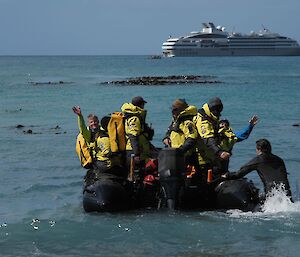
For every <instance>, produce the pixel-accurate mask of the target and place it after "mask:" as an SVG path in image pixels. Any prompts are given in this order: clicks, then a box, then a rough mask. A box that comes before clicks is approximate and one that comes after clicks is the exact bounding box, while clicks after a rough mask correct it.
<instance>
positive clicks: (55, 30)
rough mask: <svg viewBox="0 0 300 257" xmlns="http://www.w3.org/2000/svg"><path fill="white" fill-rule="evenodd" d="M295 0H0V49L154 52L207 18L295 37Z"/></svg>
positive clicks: (298, 24)
mask: <svg viewBox="0 0 300 257" xmlns="http://www.w3.org/2000/svg"><path fill="white" fill-rule="evenodd" d="M299 17H300V0H206V1H203V0H172V1H171V0H0V38H1V40H0V55H103V54H109V55H110V54H116V55H119V54H159V53H161V44H162V43H163V41H165V40H166V39H167V38H168V36H169V35H172V36H183V35H186V34H187V33H189V32H190V31H195V30H196V31H197V30H200V29H201V28H202V22H209V21H212V22H214V23H215V25H216V26H217V25H222V26H225V27H226V29H227V31H233V30H234V31H236V32H243V33H249V32H250V31H251V30H253V31H257V32H258V31H259V30H261V29H262V24H263V25H264V26H265V27H266V28H268V29H270V30H271V31H273V32H278V33H280V34H282V35H285V36H290V37H292V38H294V39H296V40H298V41H300V18H299Z"/></svg>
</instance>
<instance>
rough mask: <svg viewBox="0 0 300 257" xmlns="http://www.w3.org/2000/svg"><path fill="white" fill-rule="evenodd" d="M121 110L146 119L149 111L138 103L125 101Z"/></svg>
mask: <svg viewBox="0 0 300 257" xmlns="http://www.w3.org/2000/svg"><path fill="white" fill-rule="evenodd" d="M121 111H122V112H123V113H124V114H125V115H126V114H129V115H137V116H140V117H142V118H143V119H145V117H146V114H147V111H146V110H145V109H142V108H140V107H138V106H136V105H133V104H132V103H125V104H123V105H122V107H121Z"/></svg>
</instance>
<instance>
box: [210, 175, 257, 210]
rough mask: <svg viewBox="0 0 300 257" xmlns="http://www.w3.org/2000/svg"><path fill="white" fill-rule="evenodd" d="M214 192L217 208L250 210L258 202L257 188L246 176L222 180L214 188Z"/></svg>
mask: <svg viewBox="0 0 300 257" xmlns="http://www.w3.org/2000/svg"><path fill="white" fill-rule="evenodd" d="M215 192H216V207H217V208H218V209H226V210H228V209H240V210H242V211H252V210H254V208H255V207H256V206H257V204H258V203H259V195H258V192H259V189H258V188H256V187H255V186H254V184H253V182H252V181H248V180H247V179H246V178H243V179H237V180H226V181H223V182H221V183H220V184H219V185H218V186H217V187H216V188H215Z"/></svg>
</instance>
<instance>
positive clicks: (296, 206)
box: [227, 184, 300, 220]
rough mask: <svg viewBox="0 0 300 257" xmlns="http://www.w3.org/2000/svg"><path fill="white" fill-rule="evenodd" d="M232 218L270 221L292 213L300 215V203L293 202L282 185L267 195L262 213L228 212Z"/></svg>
mask: <svg viewBox="0 0 300 257" xmlns="http://www.w3.org/2000/svg"><path fill="white" fill-rule="evenodd" d="M227 213H228V214H230V217H232V218H240V217H245V218H256V217H257V218H262V219H264V220H269V219H273V218H280V217H287V216H288V215H289V214H292V213H300V202H299V201H296V202H294V203H293V202H292V201H291V199H290V198H289V197H288V196H287V195H286V190H285V188H284V186H283V185H282V184H280V185H277V186H276V187H274V188H273V189H272V190H271V191H270V192H269V193H268V194H267V195H266V200H265V202H264V204H263V205H262V206H261V211H260V212H242V211H240V210H229V211H227Z"/></svg>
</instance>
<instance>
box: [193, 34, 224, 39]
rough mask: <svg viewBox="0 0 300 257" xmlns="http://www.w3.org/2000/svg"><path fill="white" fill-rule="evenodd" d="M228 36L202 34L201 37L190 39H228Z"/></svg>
mask: <svg viewBox="0 0 300 257" xmlns="http://www.w3.org/2000/svg"><path fill="white" fill-rule="evenodd" d="M226 37H227V36H226V35H219V34H201V35H195V36H191V37H189V38H226Z"/></svg>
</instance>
